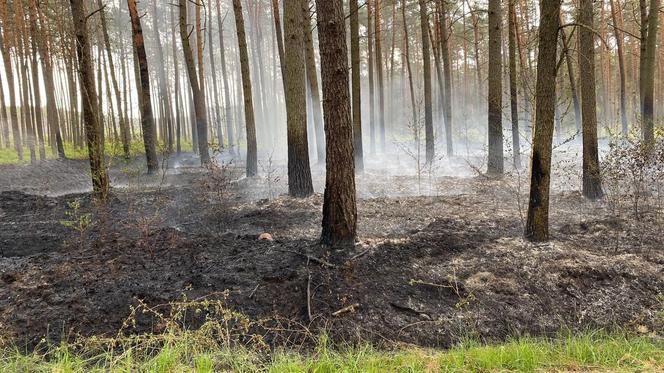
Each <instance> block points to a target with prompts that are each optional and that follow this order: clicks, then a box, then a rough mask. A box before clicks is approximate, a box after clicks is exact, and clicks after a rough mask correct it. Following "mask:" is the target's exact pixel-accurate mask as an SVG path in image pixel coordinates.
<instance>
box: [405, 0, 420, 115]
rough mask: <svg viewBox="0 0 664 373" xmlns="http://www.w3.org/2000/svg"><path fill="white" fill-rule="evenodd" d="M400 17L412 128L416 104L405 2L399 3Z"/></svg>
mask: <svg viewBox="0 0 664 373" xmlns="http://www.w3.org/2000/svg"><path fill="white" fill-rule="evenodd" d="M401 16H402V17H403V35H404V36H403V37H404V52H403V53H404V59H405V62H406V68H407V70H408V88H409V90H410V105H411V109H412V112H413V126H417V125H418V120H417V104H416V103H415V87H414V85H413V69H412V66H411V64H410V40H409V38H408V22H407V21H406V1H405V0H402V1H401Z"/></svg>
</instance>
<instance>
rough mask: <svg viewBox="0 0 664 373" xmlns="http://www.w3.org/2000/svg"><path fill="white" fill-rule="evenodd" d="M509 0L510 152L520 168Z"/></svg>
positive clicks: (512, 20)
mask: <svg viewBox="0 0 664 373" xmlns="http://www.w3.org/2000/svg"><path fill="white" fill-rule="evenodd" d="M515 1H516V0H509V4H508V8H509V10H508V13H509V14H508V17H509V65H510V112H511V117H512V118H511V119H512V154H513V157H512V158H513V162H514V168H516V169H519V168H521V144H520V142H519V107H518V96H517V88H516V10H515V6H514V2H515Z"/></svg>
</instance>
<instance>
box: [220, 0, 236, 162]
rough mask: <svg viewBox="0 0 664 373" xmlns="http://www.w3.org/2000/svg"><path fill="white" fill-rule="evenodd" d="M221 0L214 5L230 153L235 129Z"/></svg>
mask: <svg viewBox="0 0 664 373" xmlns="http://www.w3.org/2000/svg"><path fill="white" fill-rule="evenodd" d="M220 2H221V0H217V2H216V5H217V27H218V28H219V51H220V53H221V78H222V80H223V81H224V103H225V104H224V108H225V114H224V117H225V119H226V139H227V140H228V148H229V149H231V154H233V153H234V151H233V145H234V141H235V131H234V129H233V126H234V123H235V120H234V118H233V111H232V109H231V108H232V106H231V94H230V88H229V84H230V81H229V79H228V71H227V69H226V52H225V50H226V48H225V47H224V28H223V24H222V19H221V9H220V8H221V6H220V5H219V3H220Z"/></svg>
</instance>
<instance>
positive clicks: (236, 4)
mask: <svg viewBox="0 0 664 373" xmlns="http://www.w3.org/2000/svg"><path fill="white" fill-rule="evenodd" d="M180 1H183V0H180ZM233 12H234V13H235V28H236V29H237V40H238V49H239V53H240V69H241V75H242V91H243V95H244V121H245V127H246V133H247V160H246V162H247V176H256V174H257V172H258V154H257V146H256V122H255V119H254V104H253V98H252V89H251V74H250V72H249V52H248V51H247V36H246V34H245V29H244V16H243V15H242V4H241V3H240V0H233Z"/></svg>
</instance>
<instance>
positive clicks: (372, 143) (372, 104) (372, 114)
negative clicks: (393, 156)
mask: <svg viewBox="0 0 664 373" xmlns="http://www.w3.org/2000/svg"><path fill="white" fill-rule="evenodd" d="M366 7H367V52H368V55H369V61H368V65H369V66H368V69H369V151H370V152H371V154H376V100H375V87H376V85H375V82H374V51H373V40H374V38H373V37H372V35H371V34H372V33H373V29H372V27H371V25H372V24H373V6H372V4H371V0H366Z"/></svg>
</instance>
